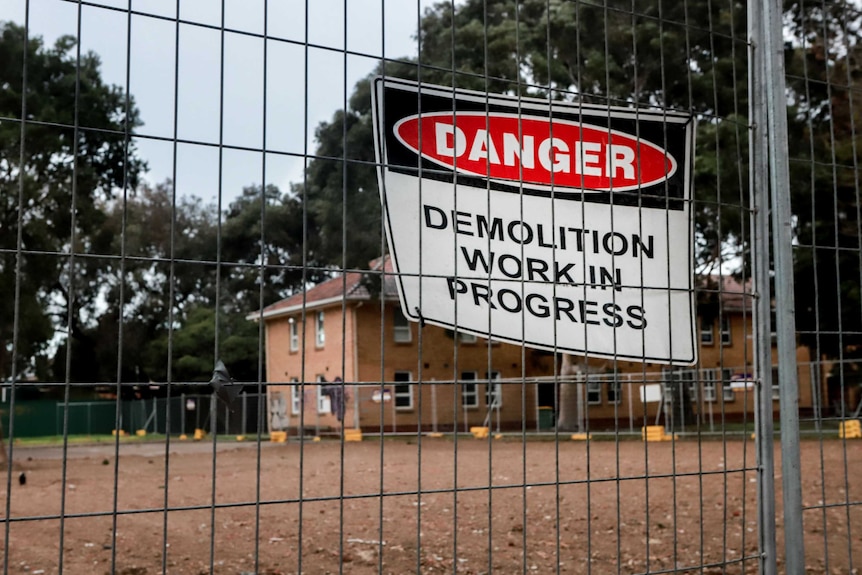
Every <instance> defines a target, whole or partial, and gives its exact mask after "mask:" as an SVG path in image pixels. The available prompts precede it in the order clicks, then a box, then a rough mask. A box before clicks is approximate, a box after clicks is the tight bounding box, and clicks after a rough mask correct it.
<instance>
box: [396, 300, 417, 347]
mask: <svg viewBox="0 0 862 575" xmlns="http://www.w3.org/2000/svg"><path fill="white" fill-rule="evenodd" d="M392 339H393V341H395V343H410V342H411V341H413V328H412V326H411V325H410V321H409V320H408V319H407V316H405V315H404V313H402V311H401V308H399V307H396V308H395V309H394V310H393V313H392Z"/></svg>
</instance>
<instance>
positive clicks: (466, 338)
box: [458, 331, 476, 343]
mask: <svg viewBox="0 0 862 575" xmlns="http://www.w3.org/2000/svg"><path fill="white" fill-rule="evenodd" d="M458 341H460V342H461V343H476V336H475V335H473V334H472V333H461V332H460V331H459V332H458Z"/></svg>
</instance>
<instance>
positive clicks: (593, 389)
mask: <svg viewBox="0 0 862 575" xmlns="http://www.w3.org/2000/svg"><path fill="white" fill-rule="evenodd" d="M587 403H588V404H590V405H601V403H602V381H601V380H600V379H588V380H587Z"/></svg>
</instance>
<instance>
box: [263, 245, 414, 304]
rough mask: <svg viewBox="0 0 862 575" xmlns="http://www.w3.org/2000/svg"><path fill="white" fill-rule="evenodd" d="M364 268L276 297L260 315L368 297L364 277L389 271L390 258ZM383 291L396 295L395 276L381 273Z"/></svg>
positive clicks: (374, 262)
mask: <svg viewBox="0 0 862 575" xmlns="http://www.w3.org/2000/svg"><path fill="white" fill-rule="evenodd" d="M369 268H370V269H369V270H368V271H366V272H358V271H354V272H347V273H344V274H338V275H337V276H335V277H333V278H331V279H328V280H326V281H325V282H322V283H319V284H317V285H316V286H314V287H313V288H311V289H308V290H306V291H305V292H299V293H295V294H293V295H292V296H290V297H288V298H285V299H283V300H281V301H277V302H275V303H274V304H272V305H269V306H267V307H265V308H264V309H263V316H264V318H267V317H272V316H278V315H282V314H286V313H291V312H294V311H297V310H301V309H302V308H303V306H304V307H305V308H306V309H308V308H316V307H322V306H326V305H335V304H340V303H341V301H342V300H347V301H361V300H368V299H371V293H370V292H369V291H368V287H367V285H366V281H365V280H368V279H371V277H372V276H376V275H380V274H381V273H387V274H391V273H392V272H393V269H392V262H391V260H390V259H389V256H384V257H380V258H377V259H375V260H372V261H371V262H370V263H369ZM383 294H384V296H385V297H386V298H392V297H398V288H397V286H396V284H395V276H393V275H386V276H385V277H384V285H383ZM258 317H260V312H253V313H251V314H249V315H248V319H257V318H258Z"/></svg>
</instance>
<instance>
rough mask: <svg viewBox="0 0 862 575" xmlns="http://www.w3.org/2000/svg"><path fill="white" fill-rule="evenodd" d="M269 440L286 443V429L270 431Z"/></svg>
mask: <svg viewBox="0 0 862 575" xmlns="http://www.w3.org/2000/svg"><path fill="white" fill-rule="evenodd" d="M269 440H270V441H271V442H273V443H284V442H285V441H287V432H286V431H270V432H269Z"/></svg>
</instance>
